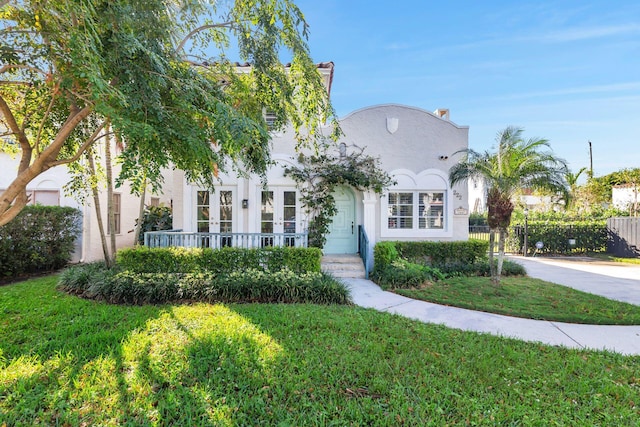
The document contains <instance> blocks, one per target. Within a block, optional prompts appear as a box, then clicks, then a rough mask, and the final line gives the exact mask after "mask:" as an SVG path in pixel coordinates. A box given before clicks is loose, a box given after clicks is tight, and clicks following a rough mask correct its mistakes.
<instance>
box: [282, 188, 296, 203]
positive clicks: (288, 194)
mask: <svg viewBox="0 0 640 427" xmlns="http://www.w3.org/2000/svg"><path fill="white" fill-rule="evenodd" d="M284 204H285V206H295V205H296V192H295V191H285V192H284Z"/></svg>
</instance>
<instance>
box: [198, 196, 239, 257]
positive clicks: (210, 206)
mask: <svg viewBox="0 0 640 427" xmlns="http://www.w3.org/2000/svg"><path fill="white" fill-rule="evenodd" d="M196 200H197V202H196V230H197V231H198V233H220V234H221V238H220V245H221V246H231V236H230V235H229V236H223V234H224V233H233V231H234V228H235V227H234V203H235V194H234V190H233V189H232V188H231V187H220V188H219V189H218V190H217V191H216V192H213V191H207V190H198V192H197V199H196ZM204 239H209V237H204ZM201 244H202V246H210V244H209V242H207V241H203V242H201Z"/></svg>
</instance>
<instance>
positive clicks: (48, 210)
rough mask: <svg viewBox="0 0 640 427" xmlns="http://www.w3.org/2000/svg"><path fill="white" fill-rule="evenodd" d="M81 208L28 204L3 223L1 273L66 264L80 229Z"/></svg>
mask: <svg viewBox="0 0 640 427" xmlns="http://www.w3.org/2000/svg"><path fill="white" fill-rule="evenodd" d="M80 218H81V217H80V211H78V210H77V209H74V208H69V207H59V206H40V205H35V206H27V207H25V208H24V210H23V211H22V212H21V213H20V214H19V215H18V216H17V217H16V218H15V219H14V220H13V221H12V222H10V223H8V224H6V225H3V226H0V276H18V275H20V274H24V273H35V272H39V271H51V270H56V269H59V268H61V267H64V266H65V265H66V264H67V263H68V262H69V260H70V259H71V255H72V254H73V250H74V247H75V242H76V239H77V237H78V233H79V232H80V227H81V224H80Z"/></svg>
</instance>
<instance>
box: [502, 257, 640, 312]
mask: <svg viewBox="0 0 640 427" xmlns="http://www.w3.org/2000/svg"><path fill="white" fill-rule="evenodd" d="M508 258H509V259H510V260H512V261H515V262H517V263H519V264H522V265H523V266H524V268H526V269H527V274H528V275H529V276H531V277H535V278H537V279H542V280H546V281H547V282H552V283H557V284H559V285H564V286H569V287H571V288H574V289H578V290H580V291H584V292H589V293H592V294H596V295H601V296H603V297H606V298H609V299H613V300H617V301H624V302H628V303H631V304H636V305H640V264H623V263H616V262H606V261H600V260H597V259H595V258H587V257H558V258H555V257H554V258H543V257H527V258H524V257H522V256H510V257H508Z"/></svg>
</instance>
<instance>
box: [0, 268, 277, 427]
mask: <svg viewBox="0 0 640 427" xmlns="http://www.w3.org/2000/svg"><path fill="white" fill-rule="evenodd" d="M55 282H56V279H55V278H53V279H52V278H50V277H49V278H43V279H37V280H33V281H29V282H24V283H21V284H19V285H16V286H7V287H3V288H2V289H0V313H1V316H2V318H1V320H0V338H1V339H0V343H1V344H0V425H3V423H6V424H7V425H32V424H45V425H58V424H61V425H65V424H66V425H82V424H85V425H93V424H117V425H126V424H131V425H217V424H219V423H220V422H222V423H229V422H232V421H231V420H235V421H238V420H237V417H239V416H246V415H241V414H238V413H237V407H238V406H240V405H241V401H242V400H243V399H244V400H247V399H258V400H260V399H262V398H263V397H264V396H263V394H264V393H261V390H266V389H268V386H267V385H268V384H269V381H271V378H272V376H273V372H272V367H273V363H274V361H275V360H276V359H277V358H278V357H279V355H280V353H281V348H280V346H279V345H278V344H277V343H276V342H275V341H274V340H273V339H272V338H271V337H269V336H268V335H266V334H264V333H262V332H260V330H258V328H256V327H255V325H253V324H252V323H250V322H249V321H248V320H247V319H246V318H244V317H242V316H240V315H239V314H237V313H235V312H233V311H232V310H230V309H228V308H226V307H224V306H221V305H205V304H202V305H194V306H186V305H185V306H143V307H131V306H115V305H108V304H102V303H96V302H93V301H86V300H81V299H78V298H76V297H70V296H67V295H64V294H60V293H58V292H57V291H55V290H54V286H55ZM265 386H266V388H265ZM258 400H257V401H258ZM244 421H246V422H250V420H244Z"/></svg>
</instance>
